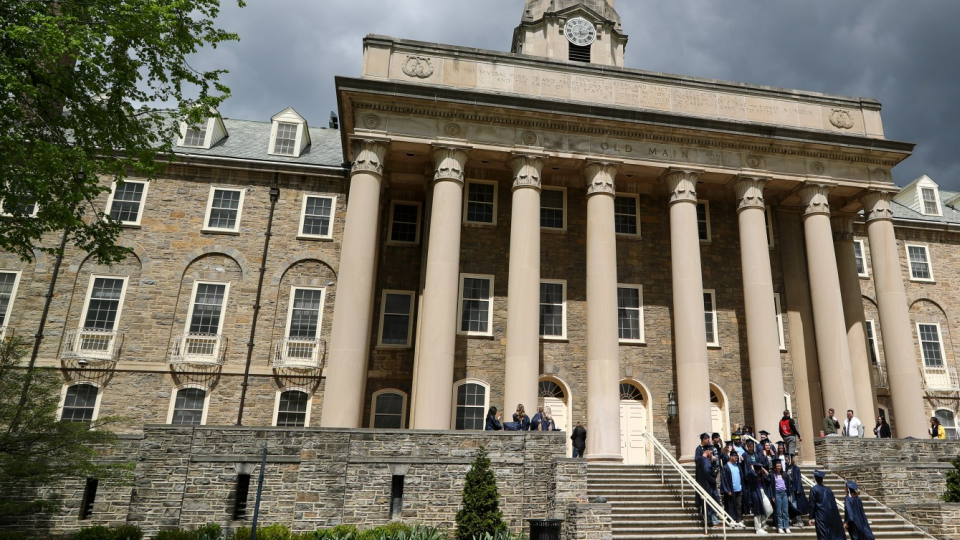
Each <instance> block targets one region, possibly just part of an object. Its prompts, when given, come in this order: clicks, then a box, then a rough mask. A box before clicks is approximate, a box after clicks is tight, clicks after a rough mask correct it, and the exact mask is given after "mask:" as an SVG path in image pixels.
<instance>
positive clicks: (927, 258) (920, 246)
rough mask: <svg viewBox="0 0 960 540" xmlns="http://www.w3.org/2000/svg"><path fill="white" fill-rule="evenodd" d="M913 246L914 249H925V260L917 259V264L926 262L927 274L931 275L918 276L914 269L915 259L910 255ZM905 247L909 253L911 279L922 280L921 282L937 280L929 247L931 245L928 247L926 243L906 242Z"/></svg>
mask: <svg viewBox="0 0 960 540" xmlns="http://www.w3.org/2000/svg"><path fill="white" fill-rule="evenodd" d="M911 248H914V249H922V250H923V257H924V259H925V260H923V261H916V264H924V265H926V267H927V274H929V277H923V276H919V277H918V276H917V275H916V274H915V273H914V271H913V265H914V262H915V261H914V260H913V257H911V256H910V249H911ZM903 249H904V251H905V252H906V254H907V269H908V270H909V272H910V281H920V282H924V283H933V282H934V281H936V280H935V279H934V277H933V261H932V260H930V248H929V247H927V246H926V245H925V244H906V243H905V244H904V245H903Z"/></svg>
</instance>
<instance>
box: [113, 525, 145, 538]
mask: <svg viewBox="0 0 960 540" xmlns="http://www.w3.org/2000/svg"><path fill="white" fill-rule="evenodd" d="M113 538H114V540H143V531H141V530H140V527H138V526H136V525H121V526H119V527H115V528H114V529H113Z"/></svg>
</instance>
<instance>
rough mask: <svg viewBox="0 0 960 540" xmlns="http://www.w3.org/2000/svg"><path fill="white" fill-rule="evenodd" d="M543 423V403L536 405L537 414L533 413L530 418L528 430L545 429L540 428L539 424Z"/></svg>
mask: <svg viewBox="0 0 960 540" xmlns="http://www.w3.org/2000/svg"><path fill="white" fill-rule="evenodd" d="M542 423H543V405H540V406H539V407H537V414H535V415H533V418H531V419H530V431H546V430H541V429H540V424H542Z"/></svg>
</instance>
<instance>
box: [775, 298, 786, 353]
mask: <svg viewBox="0 0 960 540" xmlns="http://www.w3.org/2000/svg"><path fill="white" fill-rule="evenodd" d="M773 308H774V309H775V310H776V314H777V340H778V341H777V343H779V344H780V350H781V351H785V350H787V342H786V340H785V339H784V337H783V306H782V305H781V303H780V293H773Z"/></svg>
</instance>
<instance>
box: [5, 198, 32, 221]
mask: <svg viewBox="0 0 960 540" xmlns="http://www.w3.org/2000/svg"><path fill="white" fill-rule="evenodd" d="M39 210H40V207H39V206H38V205H37V203H35V202H31V203H23V202H21V203H17V204H15V205H13V209H12V210H10V209H8V208H7V207H6V206H5V205H4V204H3V200H2V199H0V215H3V216H13V215H16V216H26V217H37V212H38V211H39Z"/></svg>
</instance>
